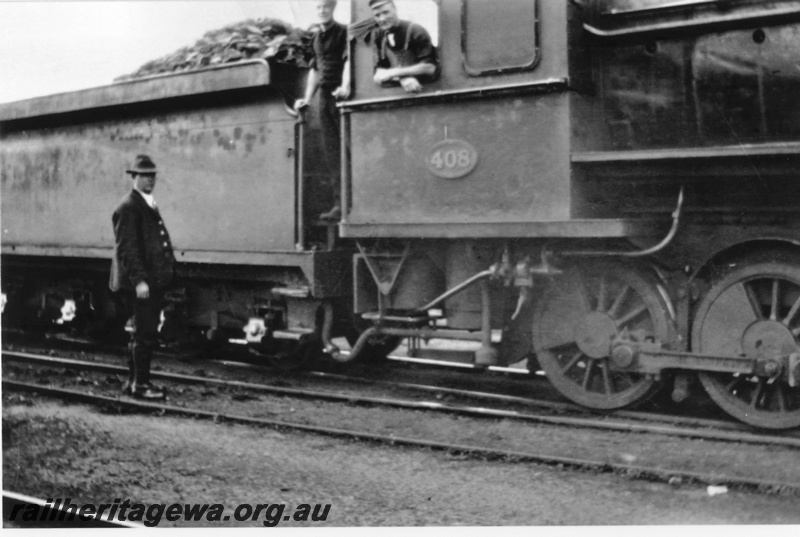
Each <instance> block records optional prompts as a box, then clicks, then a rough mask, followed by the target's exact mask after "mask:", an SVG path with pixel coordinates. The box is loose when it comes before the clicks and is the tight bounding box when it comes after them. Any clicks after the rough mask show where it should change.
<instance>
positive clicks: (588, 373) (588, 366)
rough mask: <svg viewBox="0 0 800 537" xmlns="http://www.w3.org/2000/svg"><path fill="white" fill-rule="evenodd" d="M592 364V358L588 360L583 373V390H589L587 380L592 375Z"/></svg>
mask: <svg viewBox="0 0 800 537" xmlns="http://www.w3.org/2000/svg"><path fill="white" fill-rule="evenodd" d="M594 365H595V363H594V360H589V363H588V364H586V372H585V373H584V374H583V384H582V386H583V391H589V382H590V381H591V380H592V377H593V376H594Z"/></svg>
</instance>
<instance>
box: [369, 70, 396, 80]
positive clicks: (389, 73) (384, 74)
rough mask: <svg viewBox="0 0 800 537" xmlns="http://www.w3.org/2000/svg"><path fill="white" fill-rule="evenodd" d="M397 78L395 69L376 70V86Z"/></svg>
mask: <svg viewBox="0 0 800 537" xmlns="http://www.w3.org/2000/svg"><path fill="white" fill-rule="evenodd" d="M396 76H397V75H395V73H394V69H383V68H378V69H376V70H375V77H374V80H375V83H376V84H383V83H384V82H388V81H390V80H391V79H393V78H395V77H396Z"/></svg>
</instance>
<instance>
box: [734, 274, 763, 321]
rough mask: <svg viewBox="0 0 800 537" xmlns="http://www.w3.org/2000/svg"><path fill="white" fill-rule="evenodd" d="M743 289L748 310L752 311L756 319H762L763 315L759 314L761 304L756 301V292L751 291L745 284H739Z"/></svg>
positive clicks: (750, 287)
mask: <svg viewBox="0 0 800 537" xmlns="http://www.w3.org/2000/svg"><path fill="white" fill-rule="evenodd" d="M739 285H741V286H742V288H744V292H745V293H746V294H747V300H748V301H749V302H750V308H751V309H752V310H753V313H754V314H755V315H756V319H759V320H760V319H763V318H764V314H763V313H762V312H761V302H760V301H759V300H758V295H756V290H755V289H753V287H752V286H751V285H747V284H746V283H744V282H743V283H741V284H739Z"/></svg>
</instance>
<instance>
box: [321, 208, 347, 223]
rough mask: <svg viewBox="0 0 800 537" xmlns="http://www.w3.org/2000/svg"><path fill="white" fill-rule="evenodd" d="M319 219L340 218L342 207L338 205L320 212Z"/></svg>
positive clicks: (337, 219)
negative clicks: (325, 211)
mask: <svg viewBox="0 0 800 537" xmlns="http://www.w3.org/2000/svg"><path fill="white" fill-rule="evenodd" d="M319 219H320V220H336V221H339V220H341V219H342V209H341V207H339V206H338V205H337V206H336V207H334V208H333V209H331V210H330V211H328V212H327V213H322V214H321V215H319Z"/></svg>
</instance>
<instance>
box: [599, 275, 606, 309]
mask: <svg viewBox="0 0 800 537" xmlns="http://www.w3.org/2000/svg"><path fill="white" fill-rule="evenodd" d="M607 300H608V282H607V281H606V277H605V275H603V276H600V290H599V291H598V293H597V311H599V312H601V313H602V312H604V311H606V301H607Z"/></svg>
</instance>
